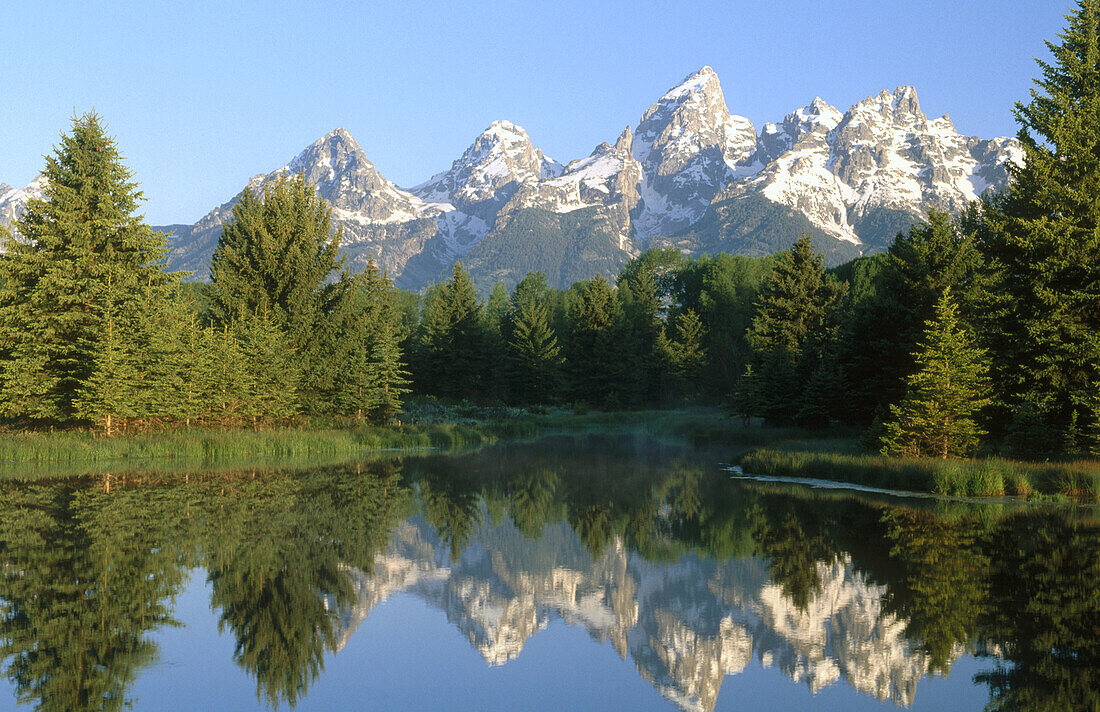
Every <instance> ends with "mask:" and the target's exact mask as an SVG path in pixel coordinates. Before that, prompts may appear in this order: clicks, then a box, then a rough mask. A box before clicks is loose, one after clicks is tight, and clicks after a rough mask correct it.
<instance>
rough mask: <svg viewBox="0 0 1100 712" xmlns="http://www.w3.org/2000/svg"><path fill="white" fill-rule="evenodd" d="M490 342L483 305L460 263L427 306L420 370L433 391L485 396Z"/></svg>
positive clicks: (449, 395) (442, 394)
mask: <svg viewBox="0 0 1100 712" xmlns="http://www.w3.org/2000/svg"><path fill="white" fill-rule="evenodd" d="M488 343H489V339H488V334H487V329H486V325H485V321H484V319H483V314H482V305H481V302H480V301H479V300H478V298H477V293H476V292H475V291H474V285H473V283H472V282H470V275H469V274H468V273H467V272H466V270H465V269H463V267H462V264H461V263H455V266H454V269H453V270H452V272H451V279H450V280H448V281H447V283H446V284H444V285H443V286H442V287H440V288H439V290H438V292H436V293H435V294H433V295H432V296H431V298H430V299H429V302H428V305H427V307H426V308H425V313H424V319H423V322H422V324H421V336H420V352H421V353H420V362H421V366H420V370H421V373H422V374H423V376H424V383H425V385H426V386H427V387H428V389H429V390H430V391H431V392H434V393H436V394H437V395H441V396H448V397H453V398H477V397H481V396H482V395H483V392H482V386H483V384H484V381H485V380H486V379H485V371H486V360H485V359H486V348H487V345H488Z"/></svg>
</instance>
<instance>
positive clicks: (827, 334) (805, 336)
mask: <svg viewBox="0 0 1100 712" xmlns="http://www.w3.org/2000/svg"><path fill="white" fill-rule="evenodd" d="M842 295H843V287H842V286H841V285H840V284H838V283H836V282H835V281H833V280H832V279H831V278H829V279H826V278H825V273H824V265H823V261H822V257H821V255H820V253H818V252H816V251H815V250H814V248H813V245H812V243H811V241H810V238H809V237H808V236H803V237H801V238H799V240H798V242H796V243H795V244H794V246H793V247H792V248H791V249H790V250H787V251H786V252H783V253H781V254H780V256H779V259H778V260H777V261H776V265H775V269H774V270H773V272H772V274H771V276H770V277H769V278H768V281H767V282H765V284H764V287H763V289H762V291H761V293H760V296H759V298H758V299H757V302H756V315H755V317H754V318H753V321H752V326H751V327H750V329H749V332H748V341H749V345H750V346H751V347H752V349H753V355H754V361H755V363H756V366H757V368H758V370H757V372H756V374H755V376H754V379H755V383H756V386H755V388H754V392H755V399H756V401H757V412H755V413H753V415H759V416H761V417H763V418H764V419H765V420H766V421H768V422H772V423H792V422H794V421H795V420H796V418H797V417H798V416H799V415H800V414H805V415H808V416H811V417H812V418H814V419H817V418H819V417H821V416H822V413H821V412H820V410H819V409H817V410H815V409H814V408H810V409H807V410H805V411H803V406H804V394H805V393H806V389H807V387H808V384H812V385H813V386H814V388H816V389H818V391H819V392H820V391H822V390H823V389H824V388H825V387H826V384H827V383H828V381H829V380H830V379H832V378H833V371H835V368H833V367H832V366H831V365H830V364H826V363H824V362H825V358H826V352H827V348H828V346H829V344H830V342H831V340H832V339H833V337H834V336H835V317H836V315H835V311H836V308H837V305H838V303H839V301H840V298H841V297H842ZM818 371H822V373H821V374H820V375H819V377H818V378H817V379H816V380H813V378H814V375H815V373H817V372H818ZM815 397H816V396H815ZM742 410H743V408H742Z"/></svg>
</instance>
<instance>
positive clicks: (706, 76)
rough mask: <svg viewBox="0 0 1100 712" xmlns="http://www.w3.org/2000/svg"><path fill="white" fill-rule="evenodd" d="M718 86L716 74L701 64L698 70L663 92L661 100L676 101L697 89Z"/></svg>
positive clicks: (709, 88) (701, 89) (719, 85)
mask: <svg viewBox="0 0 1100 712" xmlns="http://www.w3.org/2000/svg"><path fill="white" fill-rule="evenodd" d="M720 87H721V83H720V82H719V81H718V74H717V73H715V71H714V70H713V69H711V68H710V66H703V67H702V68H700V69H699V70H698V71H696V72H693V73H691V74H689V75H687V76H686V77H684V79H683V80H682V81H681V82H680V83H679V84H677V85H676V86H674V87H672V88H671V89H669V90H668V91H667V92H665V94H664V96H662V97H661V101H662V102H666V101H676V100H677V99H680V98H683V97H685V96H690V95H691V94H694V93H695V92H698V91H707V90H711V89H715V88H720Z"/></svg>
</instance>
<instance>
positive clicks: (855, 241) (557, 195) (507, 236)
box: [0, 67, 1023, 289]
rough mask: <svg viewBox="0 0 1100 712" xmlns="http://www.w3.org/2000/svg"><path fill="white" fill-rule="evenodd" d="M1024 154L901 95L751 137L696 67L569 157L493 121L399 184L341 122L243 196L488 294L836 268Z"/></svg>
mask: <svg viewBox="0 0 1100 712" xmlns="http://www.w3.org/2000/svg"><path fill="white" fill-rule="evenodd" d="M1022 160H1023V153H1022V150H1021V147H1020V145H1019V142H1018V141H1017V140H1016V139H1014V138H1006V137H1001V138H992V139H981V138H977V137H973V136H963V135H961V134H959V133H958V132H957V131H956V130H955V128H954V126H953V125H952V123H951V120H950V119H949V118H948V117H947V116H946V115H945V116H942V117H940V118H937V119H929V118H928V117H927V116H925V114H924V113H923V112H922V111H921V109H920V104H919V102H918V100H917V93H916V91H915V90H914V89H913V88H912V87H899V88H898V89H896V90H895V91H893V92H889V91H882V92H880V93H879V94H876V95H874V96H871V97H868V98H867V99H864V100H862V101H860V102H858V103H856V104H855V105H854V106H852V107H850V108H849V109H848V110H847V111H845V112H841V111H840V110H839V109H837V108H835V107H833V106H831V105H829V104H828V103H826V102H825V101H824V100H822V99H820V98H815V99H813V100H812V101H811V102H810V103H809V104H808V105H807V106H804V107H802V108H799V109H795V110H794V111H792V112H791V113H789V114H788V115H787V116H786V117H785V118H784V119H783V120H782V121H781V122H779V123H766V124H764V125H763V127H761V128H760V130H759V131H757V129H756V128H755V127H754V126H753V124H752V122H751V121H749V120H748V119H746V118H744V117H741V116H737V115H735V114H732V113H731V112H730V110H729V108H728V107H727V105H726V101H725V97H724V95H723V93H722V87H721V84H720V82H719V80H718V76H717V74H715V72H714V71H713V70H712V69H711V68H710V67H703V68H702V69H700V70H699V71H698V72H695V73H694V74H692V75H690V76H688V77H687V78H686V79H684V80H683V81H682V82H680V83H679V84H677V85H676V86H675V87H673V88H672V89H670V90H669V91H668V92H666V93H665V95H664V96H662V97H661V98H660V99H659V100H658V101H657V102H656V103H654V104H653V105H652V106H650V107H649V108H648V109H646V110H645V111H644V112H643V113H642V116H641V119H640V120H639V121H638V124H637V125H636V126H634V127H629V126H628V127H626V128H625V129H624V130H623V131H622V133H621V134H620V135H619V137H618V138H617V139H616V140H615V141H614V143H608V142H605V143H601V144H600V145H598V146H596V147H595V149H594V150H593V151H592V153H591V154H590V155H588V156H586V157H584V158H579V159H576V160H573V161H570V162H568V163H566V164H562V163H559V162H557V161H555V160H553V159H552V158H550V157H549V156H547V155H546V154H545V153H543V151H541V150H540V149H538V148H536V147H535V145H534V144H533V143H532V141H531V139H530V137H529V136H528V135H527V132H526V131H524V129H523V128H522V127H520V126H517V125H515V124H513V123H511V122H508V121H496V122H493V123H492V124H491V125H490V126H489V127H488V128H487V129H486V130H485V131H484V132H482V133H481V135H479V136H478V137H477V138H476V139H475V140H474V142H473V143H472V144H471V145H470V147H469V148H467V149H466V151H465V152H463V154H462V155H461V156H460V157H458V158H457V159H456V160H455V161H454V162H453V163H452V164H451V166H450V168H448V169H447V170H445V171H442V172H440V173H437V174H436V175H434V176H432V177H431V178H429V179H428V180H426V181H424V182H423V183H420V184H419V185H415V186H411V187H407V188H402V187H399V186H397V185H395V184H394V183H393V182H391V181H389V180H388V179H386V178H385V177H383V176H382V175H381V174H380V173H379V172H378V170H377V169H376V168H375V166H374V165H373V164H372V163H371V162H370V160H369V159H368V158H367V156H366V154H365V153H364V152H363V150H362V149H361V148H360V146H359V144H358V143H357V142H356V141H355V139H354V138H353V137H352V135H351V134H350V133H349V132H348V131H346V130H344V129H336V130H334V131H332V132H330V133H329V134H327V135H325V136H323V137H321V138H320V139H318V140H317V141H316V142H315V143H314V144H313V145H311V146H309V147H308V148H306V149H305V150H304V151H302V152H301V153H299V154H298V155H297V156H296V157H294V158H293V159H292V160H291V161H289V162H288V163H287V164H286V165H284V166H283V167H281V168H279V169H277V170H275V171H272V172H270V173H265V174H260V175H256V176H254V177H253V178H252V179H251V180H250V181H249V183H248V187H251V188H253V189H254V190H263V188H264V186H266V185H268V184H270V183H271V182H272V181H273V180H275V179H276V178H277V177H278V176H280V175H284V174H288V173H290V174H295V173H300V174H302V175H304V176H305V178H306V179H307V180H308V181H309V182H311V183H313V184H314V185H316V186H317V188H318V190H319V193H320V195H321V197H322V198H324V199H325V200H326V201H327V202H328V203H329V205H330V206H331V207H332V210H333V221H334V223H335V224H337V225H339V226H341V227H342V228H343V242H342V248H343V252H344V254H345V255H346V257H347V258H348V262H349V265H350V266H351V267H352V268H362V267H363V266H365V265H366V263H367V261H368V259H370V258H372V257H373V258H374V259H375V260H376V261H378V262H379V263H380V265H381V266H382V267H384V268H385V269H386V270H387V271H388V272H389V274H390V276H391V277H393V278H394V279H395V282H396V283H397V285H398V286H401V287H405V288H409V289H420V288H422V287H424V286H426V285H428V284H431V283H433V282H435V281H437V280H439V279H441V278H442V277H443V276H445V275H446V273H447V272H448V271H449V270H450V268H451V267H452V266H453V264H454V263H455V261H456V260H461V261H462V262H463V264H464V265H465V266H466V267H467V268H468V269H469V270H470V272H471V274H472V275H473V277H474V279H475V282H476V283H477V284H478V285H479V287H481V288H482V289H487V288H488V287H490V286H491V285H492V284H494V283H495V282H498V281H502V282H504V283H506V284H509V285H511V284H514V283H515V282H517V281H518V280H520V279H522V278H523V276H524V274H526V272H527V271H529V270H539V269H540V270H542V271H543V272H544V273H546V275H547V278H548V280H549V281H550V283H551V284H552V285H554V286H568V284H570V283H572V282H573V281H575V280H578V279H584V278H588V277H591V276H592V275H594V274H595V273H596V272H602V273H603V274H605V275H614V274H615V273H617V271H618V269H619V268H620V267H621V265H622V264H623V263H624V262H625V261H626V260H628V259H630V258H631V257H632V256H634V255H637V254H639V253H640V252H641V251H643V250H645V249H647V248H650V247H655V246H672V247H675V248H677V249H679V250H680V251H681V252H683V253H684V254H687V255H699V254H704V253H716V252H730V253H735V254H744V255H764V254H770V253H773V252H776V251H778V250H780V249H783V248H786V247H787V246H789V245H790V244H792V243H793V242H794V241H795V239H797V237H798V236H799V235H800V234H802V233H810V234H811V235H812V236H813V237H814V240H815V242H816V244H817V245H818V247H819V248H820V249H822V250H823V252H824V253H825V255H826V258H827V260H828V261H829V262H830V263H833V264H836V263H839V262H842V261H845V260H847V259H850V258H852V257H855V256H857V255H859V254H865V253H871V252H876V251H881V250H884V249H885V248H887V247H888V246H889V244H890V243H891V242H892V240H893V238H894V236H895V235H896V234H897V232H898V231H900V230H904V229H906V228H907V227H908V226H909V225H911V224H913V223H914V222H915V221H916V220H919V219H920V217H921V216H922V215H924V214H925V212H926V211H927V210H928V209H929V208H937V209H941V210H947V211H952V212H957V211H959V210H960V209H962V208H963V207H964V206H965V205H966V203H967V202H968V201H971V200H974V199H976V198H977V197H978V196H979V195H980V194H981V193H982V192H983V191H985V190H986V189H989V188H992V189H995V190H996V189H1001V188H1003V187H1005V186H1006V185H1007V184H1008V181H1009V174H1008V171H1007V169H1006V167H1005V164H1006V162H1008V161H1014V162H1017V163H1021V162H1022ZM41 185H42V183H41V179H40V178H36V179H35V181H33V182H32V183H31V184H30V185H28V186H27V187H25V188H23V189H20V190H16V189H12V188H11V187H9V186H7V185H2V184H0V222H2V223H10V222H12V221H13V220H14V219H15V218H16V217H17V216H18V215H19V214H20V213H21V212H22V210H23V208H24V206H25V205H26V201H27V199H28V198H30V197H39V196H40V195H41ZM238 197H239V194H238V195H237V196H234V197H233V198H231V199H230V200H228V201H227V202H226V203H224V204H222V205H220V206H218V207H216V208H214V209H213V210H211V211H210V212H209V213H207V214H206V215H205V216H204V217H203V218H202V219H200V220H199V221H198V222H196V223H195V224H193V225H167V226H159V227H157V228H156V229H158V230H160V231H161V232H164V233H166V234H167V235H169V238H168V242H169V246H170V253H169V257H168V260H169V267H170V268H172V269H182V270H190V271H193V272H194V276H195V278H197V279H205V278H207V277H208V275H209V264H210V257H211V255H212V253H213V250H214V247H215V246H216V245H217V241H218V237H219V235H220V233H221V226H222V224H223V223H224V222H225V221H226V220H227V219H229V218H230V217H231V216H232V209H233V205H234V204H235V202H236V201H237V199H238Z"/></svg>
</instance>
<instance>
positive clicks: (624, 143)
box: [615, 126, 634, 153]
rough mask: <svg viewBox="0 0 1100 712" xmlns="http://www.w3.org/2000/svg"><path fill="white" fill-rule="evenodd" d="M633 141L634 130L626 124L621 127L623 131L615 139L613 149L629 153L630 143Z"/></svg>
mask: <svg viewBox="0 0 1100 712" xmlns="http://www.w3.org/2000/svg"><path fill="white" fill-rule="evenodd" d="M633 141H634V132H633V131H631V129H630V127H629V126H627V127H626V128H625V129H623V132H622V133H621V134H619V138H617V139H616V140H615V149H616V150H618V151H625V152H626V153H630V145H631V144H632V143H633Z"/></svg>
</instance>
